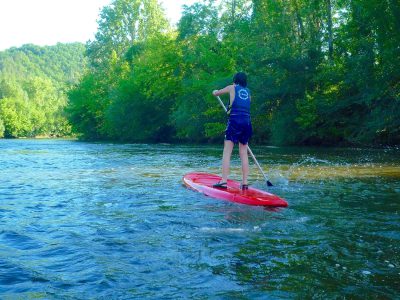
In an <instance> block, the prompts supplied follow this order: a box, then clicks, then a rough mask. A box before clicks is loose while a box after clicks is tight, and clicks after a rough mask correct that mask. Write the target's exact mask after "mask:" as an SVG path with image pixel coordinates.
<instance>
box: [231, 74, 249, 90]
mask: <svg viewBox="0 0 400 300" xmlns="http://www.w3.org/2000/svg"><path fill="white" fill-rule="evenodd" d="M233 83H234V84H238V85H240V86H242V87H246V86H247V75H246V74H245V73H243V72H238V73H236V74H235V76H233Z"/></svg>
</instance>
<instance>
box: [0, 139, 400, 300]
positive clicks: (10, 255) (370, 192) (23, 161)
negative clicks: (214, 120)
mask: <svg viewBox="0 0 400 300" xmlns="http://www.w3.org/2000/svg"><path fill="white" fill-rule="evenodd" d="M252 148H253V152H254V154H255V155H256V156H257V159H258V160H259V162H260V163H261V165H262V167H263V168H264V169H265V171H266V172H267V173H268V175H269V177H270V180H271V181H272V182H273V183H274V185H275V186H274V187H272V188H271V189H270V191H271V192H273V193H275V194H278V195H279V196H282V197H283V198H285V199H287V200H288V202H289V207H288V208H286V209H276V210H265V209H263V208H261V207H249V206H245V205H240V204H235V203H230V202H225V201H221V200H216V199H212V198H209V197H205V196H203V195H201V194H198V193H195V192H193V191H191V190H188V189H186V188H184V187H183V186H182V183H181V178H182V176H183V174H185V173H187V172H191V171H205V172H210V173H219V172H220V159H221V157H220V156H221V152H222V149H221V147H220V146H190V145H185V146H182V145H166V144H164V145H147V144H141V145H135V144H106V143H82V142H76V141H66V140H0V178H1V180H0V298H6V299H7V298H10V299H32V298H38V299H99V298H106V297H109V298H112V299H132V298H155V299H156V298H157V299H176V298H183V299H185V298H195V299H197V298H202V299H203V298H205V299H207V298H221V299H230V298H239V299H266V298H267V299H285V298H287V299H293V298H300V299H301V298H317V299H320V298H321V299H325V298H330V299H331V298H360V299H364V298H383V299H390V298H396V297H398V295H399V292H400V255H399V250H400V233H399V232H400V230H399V229H400V217H399V208H400V180H399V179H400V154H399V151H398V149H384V150H374V149H372V150H365V149H318V148H278V147H254V146H253V147H252ZM232 177H233V178H236V179H238V178H240V161H239V158H238V155H237V153H236V154H235V156H234V158H233V161H232ZM250 180H251V182H252V183H253V185H254V186H256V187H259V188H263V189H266V188H267V187H266V185H265V182H264V181H263V177H262V175H260V174H259V173H258V170H257V168H256V167H255V166H252V168H251V176H250Z"/></svg>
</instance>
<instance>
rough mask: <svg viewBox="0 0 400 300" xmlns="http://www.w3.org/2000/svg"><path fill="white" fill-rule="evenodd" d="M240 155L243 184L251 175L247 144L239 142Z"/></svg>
mask: <svg viewBox="0 0 400 300" xmlns="http://www.w3.org/2000/svg"><path fill="white" fill-rule="evenodd" d="M239 155H240V160H241V162H242V184H248V183H247V177H248V176H249V156H248V154H247V144H246V145H243V144H242V143H239Z"/></svg>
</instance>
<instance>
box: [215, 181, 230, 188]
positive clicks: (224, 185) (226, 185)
mask: <svg viewBox="0 0 400 300" xmlns="http://www.w3.org/2000/svg"><path fill="white" fill-rule="evenodd" d="M213 187H215V188H220V189H227V188H228V184H227V183H226V182H218V183H216V184H214V185H213Z"/></svg>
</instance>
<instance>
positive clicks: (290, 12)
mask: <svg viewBox="0 0 400 300" xmlns="http://www.w3.org/2000/svg"><path fill="white" fill-rule="evenodd" d="M378 12H382V13H378ZM383 12H384V13H383ZM399 20H400V5H399V4H398V2H396V1H393V0H389V1H379V0H355V1H353V0H352V1H350V0H340V1H331V0H324V1H315V0H306V1H299V0H290V1H275V0H224V1H221V2H220V4H218V5H217V4H216V1H213V0H209V1H198V2H197V3H194V4H193V5H191V6H184V9H183V14H182V17H181V19H180V21H179V23H178V25H177V29H176V31H175V32H174V31H172V30H171V29H170V27H169V26H168V24H167V22H166V21H165V17H164V15H163V12H162V9H161V8H160V6H159V5H158V2H157V1H155V0H147V1H144V0H142V1H141V0H114V1H113V2H112V3H111V5H109V6H107V7H105V8H104V9H103V11H102V13H101V15H100V21H99V31H98V33H97V35H96V39H95V40H94V41H92V42H90V43H89V44H88V48H87V55H88V60H89V62H90V68H89V70H88V72H87V73H86V75H85V76H84V77H83V78H82V79H81V81H80V82H79V83H78V84H77V85H76V86H75V87H74V89H73V90H72V91H70V93H69V106H68V114H69V120H70V122H71V124H72V127H73V130H74V131H75V132H77V133H80V134H82V135H83V137H85V138H91V139H116V140H129V141H174V140H182V141H194V142H204V141H215V140H217V139H221V138H222V136H223V131H224V128H225V121H226V120H225V116H224V114H223V112H222V109H221V108H220V107H219V104H218V102H217V100H216V99H215V98H214V97H213V96H211V91H212V90H214V89H217V88H218V89H219V88H222V87H224V86H226V85H228V84H230V83H231V78H232V75H233V74H234V73H235V72H237V71H245V72H247V73H248V74H249V87H250V88H251V90H252V120H253V127H254V137H253V140H255V141H257V142H260V143H267V142H270V143H274V144H317V145H319V144H329V145H336V144H338V143H341V144H347V145H349V144H363V145H365V144H375V145H380V144H398V143H400V121H399V120H400V110H399V106H400V100H399V95H400V85H399V82H400V48H399V44H400V31H399V30H397V29H398V28H400V23H399V22H400V21H399ZM32 51H33V50H32ZM18 72H19V71H18ZM3 90H4V92H3V93H7V91H13V93H20V94H21V95H23V94H24V92H25V90H23V91H22V92H21V90H18V88H15V87H14V86H12V85H10V86H7V87H4V88H3ZM0 92H1V90H0ZM4 97H5V96H4ZM225 100H226V98H225ZM4 123H5V120H4ZM5 124H6V123H5Z"/></svg>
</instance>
